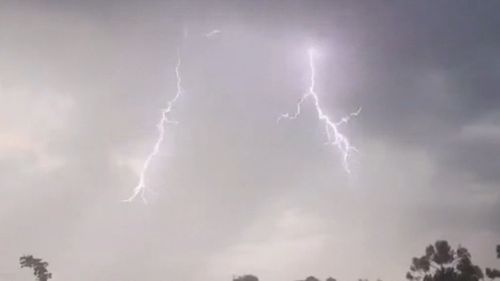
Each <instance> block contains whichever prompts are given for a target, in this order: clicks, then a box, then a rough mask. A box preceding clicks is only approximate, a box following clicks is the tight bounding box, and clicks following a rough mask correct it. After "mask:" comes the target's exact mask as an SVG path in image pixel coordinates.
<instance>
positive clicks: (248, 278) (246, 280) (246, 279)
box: [233, 274, 259, 281]
mask: <svg viewBox="0 0 500 281" xmlns="http://www.w3.org/2000/svg"><path fill="white" fill-rule="evenodd" d="M233 281H259V278H257V276H254V275H251V274H246V275H243V276H238V277H235V278H233Z"/></svg>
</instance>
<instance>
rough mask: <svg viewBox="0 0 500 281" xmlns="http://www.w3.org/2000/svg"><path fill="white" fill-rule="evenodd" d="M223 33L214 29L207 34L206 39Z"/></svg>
mask: <svg viewBox="0 0 500 281" xmlns="http://www.w3.org/2000/svg"><path fill="white" fill-rule="evenodd" d="M221 32H222V31H220V30H219V29H214V30H212V31H210V32H207V33H205V37H207V38H210V37H214V36H215V35H217V34H219V33H221Z"/></svg>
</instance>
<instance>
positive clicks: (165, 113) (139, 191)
mask: <svg viewBox="0 0 500 281" xmlns="http://www.w3.org/2000/svg"><path fill="white" fill-rule="evenodd" d="M180 68H181V56H180V51H179V50H177V64H176V66H175V76H176V78H177V92H176V93H175V96H174V97H173V98H172V99H171V100H169V101H167V105H166V106H165V108H163V109H162V111H161V118H160V120H159V121H158V123H157V124H156V128H157V129H158V138H157V139H156V142H155V144H154V145H153V149H152V150H151V152H150V153H149V154H148V156H147V157H146V160H144V163H143V165H142V169H141V172H140V174H139V182H138V183H137V185H136V186H135V188H134V190H133V192H132V195H131V196H130V197H129V198H127V199H125V200H123V201H124V202H132V201H133V200H134V199H136V198H137V196H141V198H142V200H143V201H144V203H147V200H146V196H145V195H146V191H147V188H146V173H147V171H148V168H149V166H150V165H151V162H152V161H153V158H154V157H155V156H156V155H158V153H159V152H160V147H161V144H162V142H163V139H164V138H165V126H166V125H167V124H177V122H176V121H173V120H170V119H169V114H170V112H171V111H172V109H173V107H174V105H175V102H176V101H177V100H178V99H179V97H180V96H181V95H182V79H181V73H180Z"/></svg>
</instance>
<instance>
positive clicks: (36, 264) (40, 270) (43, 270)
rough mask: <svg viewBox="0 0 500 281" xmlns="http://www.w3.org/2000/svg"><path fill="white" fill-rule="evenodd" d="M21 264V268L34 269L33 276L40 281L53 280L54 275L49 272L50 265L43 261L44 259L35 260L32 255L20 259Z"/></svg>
mask: <svg viewBox="0 0 500 281" xmlns="http://www.w3.org/2000/svg"><path fill="white" fill-rule="evenodd" d="M19 263H21V268H23V267H29V268H33V274H34V275H35V276H36V278H37V279H38V281H47V280H49V279H50V278H52V273H50V272H49V271H48V270H47V266H48V265H49V263H48V262H45V261H42V259H37V258H34V257H33V256H32V255H29V256H22V257H20V258H19Z"/></svg>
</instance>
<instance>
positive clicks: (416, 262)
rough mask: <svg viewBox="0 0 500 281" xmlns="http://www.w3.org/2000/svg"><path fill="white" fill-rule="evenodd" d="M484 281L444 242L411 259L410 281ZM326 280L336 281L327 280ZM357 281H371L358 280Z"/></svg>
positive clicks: (488, 274)
mask: <svg viewBox="0 0 500 281" xmlns="http://www.w3.org/2000/svg"><path fill="white" fill-rule="evenodd" d="M496 251H497V258H499V259H500V245H498V246H497V248H496ZM19 262H20V264H21V268H23V267H28V268H32V269H33V274H34V275H35V277H36V280H38V281H48V280H49V279H50V278H52V274H51V273H50V272H49V271H48V268H47V267H48V265H49V264H48V263H47V262H45V261H43V260H42V259H38V258H34V257H33V256H31V255H26V256H22V257H21V258H20V259H19ZM485 278H488V279H490V280H493V279H495V278H500V270H498V269H495V268H486V269H485V271H484V273H483V270H482V269H481V267H479V266H478V265H475V264H474V263H473V262H472V256H471V254H470V253H469V251H468V250H467V249H466V248H464V247H462V246H460V245H459V246H458V247H457V249H453V248H452V247H451V246H450V244H449V243H448V242H447V241H444V240H440V241H436V242H435V243H434V244H433V245H429V246H427V248H425V253H424V254H423V255H422V256H419V257H414V258H413V259H412V260H411V265H410V270H409V271H408V273H407V274H406V279H408V281H479V280H483V279H485ZM233 281H259V278H258V277H257V276H255V275H251V274H247V275H242V276H238V277H233ZM297 281H321V280H320V279H318V278H316V277H314V276H309V277H307V278H305V279H303V280H297ZM325 281H337V280H336V279H335V278H332V277H328V278H327V279H325ZM358 281H368V280H367V279H358Z"/></svg>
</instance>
